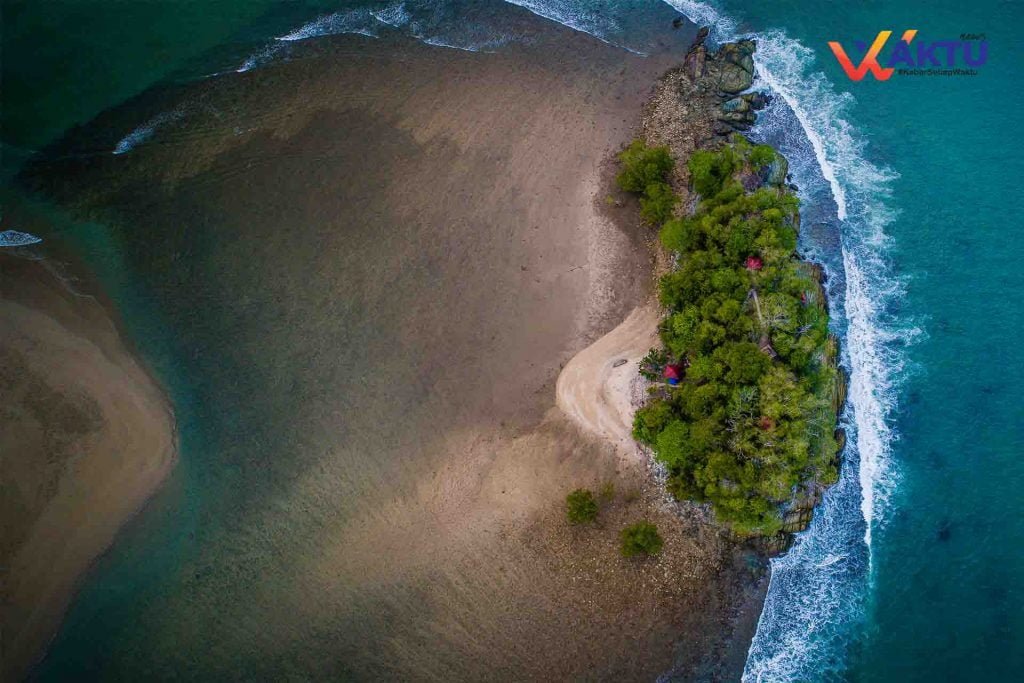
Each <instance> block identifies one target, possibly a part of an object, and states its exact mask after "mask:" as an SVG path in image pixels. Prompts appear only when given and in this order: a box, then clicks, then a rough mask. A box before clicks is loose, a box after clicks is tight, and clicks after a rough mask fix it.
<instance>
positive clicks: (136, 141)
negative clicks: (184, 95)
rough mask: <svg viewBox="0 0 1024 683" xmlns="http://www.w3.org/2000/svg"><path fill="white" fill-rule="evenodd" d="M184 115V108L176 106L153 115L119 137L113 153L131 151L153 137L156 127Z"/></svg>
mask: <svg viewBox="0 0 1024 683" xmlns="http://www.w3.org/2000/svg"><path fill="white" fill-rule="evenodd" d="M184 115H185V110H184V109H182V108H178V109H174V110H172V111H168V112H164V113H162V114H158V115H157V116H154V117H153V118H151V119H150V120H149V121H146V122H145V123H144V124H142V125H141V126H139V127H138V128H136V129H135V130H133V131H132V132H130V133H128V135H125V136H124V137H123V138H121V139H120V140H119V141H118V143H117V145H115V146H114V151H113V154H125V153H127V152H130V151H132V150H133V149H135V148H136V147H137V146H139V145H141V144H142V143H143V142H146V141H147V140H149V139H150V138H151V137H153V134H154V133H156V131H157V129H158V128H160V127H161V126H165V125H167V124H168V123H173V122H175V121H177V120H179V119H181V118H182V117H183V116H184Z"/></svg>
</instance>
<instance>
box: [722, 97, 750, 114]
mask: <svg viewBox="0 0 1024 683" xmlns="http://www.w3.org/2000/svg"><path fill="white" fill-rule="evenodd" d="M722 111H726V112H745V111H750V102H748V101H747V100H746V98H744V97H734V98H732V99H731V100H727V101H725V102H723V103H722Z"/></svg>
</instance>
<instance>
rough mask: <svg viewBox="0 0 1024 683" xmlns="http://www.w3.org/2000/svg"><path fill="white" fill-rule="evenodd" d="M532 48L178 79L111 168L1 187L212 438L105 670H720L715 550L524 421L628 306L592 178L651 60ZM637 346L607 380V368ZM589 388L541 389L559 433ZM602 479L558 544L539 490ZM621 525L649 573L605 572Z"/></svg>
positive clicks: (659, 500) (643, 269) (632, 217)
mask: <svg viewBox="0 0 1024 683" xmlns="http://www.w3.org/2000/svg"><path fill="white" fill-rule="evenodd" d="M546 30H548V31H550V34H549V35H547V36H546V38H545V39H544V40H542V41H539V42H538V43H536V44H535V45H532V46H529V47H523V46H511V47H509V48H507V49H503V50H501V51H499V52H498V53H496V54H468V53H464V52H460V51H455V50H445V49H440V48H431V47H426V46H423V45H417V44H407V43H388V42H385V41H372V40H368V39H365V38H360V37H343V38H337V39H330V40H326V41H321V42H319V43H312V44H310V45H309V46H308V47H307V48H306V49H308V54H307V55H305V56H304V57H302V58H298V59H296V60H295V61H293V62H290V63H287V64H278V65H274V66H271V67H268V68H266V69H262V70H256V71H253V72H249V73H246V74H242V75H240V76H232V77H230V78H227V79H213V80H211V81H210V82H206V83H203V84H198V85H197V86H195V87H194V88H193V89H191V90H190V91H189V92H188V93H187V94H186V99H187V101H189V102H192V103H198V104H196V105H195V111H196V112H197V113H195V114H194V115H192V116H191V117H189V118H186V119H185V120H184V121H183V122H182V123H181V125H180V127H171V128H170V129H168V130H166V131H163V132H160V133H158V135H157V137H156V138H155V139H154V141H153V142H152V143H150V144H147V145H143V146H142V147H140V148H139V149H137V150H135V151H133V152H132V153H131V154H128V155H124V156H121V157H109V156H106V157H95V158H92V159H91V160H89V161H87V162H80V161H78V160H76V158H75V157H73V156H67V157H65V159H64V160H58V161H54V162H50V163H48V164H45V165H42V166H40V167H37V168H36V169H35V170H34V171H33V175H32V182H33V184H35V185H36V186H37V187H40V188H43V189H45V190H46V191H47V192H48V193H50V194H51V195H53V196H58V197H62V198H64V199H65V200H66V201H67V202H68V203H70V204H74V205H76V206H77V207H78V208H79V209H80V210H83V211H88V212H89V213H90V214H92V215H98V216H100V217H102V218H103V219H105V220H107V221H109V222H110V223H112V224H115V225H118V226H120V230H121V231H122V235H123V237H122V239H123V243H124V244H125V247H124V249H125V253H126V258H127V259H128V260H129V261H130V262H131V263H132V266H133V268H134V269H135V272H136V273H137V274H138V275H137V276H138V277H140V278H148V283H147V284H149V285H150V287H151V289H152V291H154V292H156V295H157V296H158V297H159V299H160V302H161V305H162V306H163V307H164V309H165V311H166V313H167V315H168V318H169V319H171V320H172V321H176V322H175V323H174V324H175V325H177V327H175V328H174V332H175V334H177V335H178V336H179V337H180V339H181V345H182V347H184V348H186V349H189V350H190V354H189V356H188V357H187V358H183V360H182V362H183V363H192V364H194V366H195V368H196V369H195V372H196V373H197V374H200V375H202V376H204V377H205V378H207V379H206V381H207V383H208V385H209V393H206V394H203V395H201V396H199V397H198V398H199V400H198V401H197V403H198V404H199V405H202V406H204V409H205V410H209V411H211V413H215V414H216V415H214V416H219V415H223V414H228V415H231V416H232V417H233V422H232V423H231V424H228V423H227V422H226V421H224V420H221V421H220V422H218V423H217V424H218V425H221V426H220V428H221V429H223V430H229V429H231V428H232V425H233V424H234V423H239V424H241V426H240V427H239V428H238V432H237V433H232V432H226V433H225V436H224V437H223V438H222V439H221V440H220V442H219V443H218V444H217V446H218V448H219V449H220V450H219V451H218V452H217V453H215V454H212V455H208V456H205V457H206V458H208V460H203V459H202V458H199V457H197V458H196V460H195V462H194V463H190V465H191V466H190V468H189V469H190V470H193V471H194V472H197V473H199V474H197V475H196V476H197V479H196V481H194V482H192V483H191V484H186V485H190V486H193V487H196V488H197V489H198V490H201V488H202V486H203V485H204V483H205V481H207V480H209V479H211V478H213V477H212V476H208V477H205V478H200V477H201V476H202V475H203V474H204V473H205V472H207V470H204V468H209V470H208V471H209V473H210V474H211V475H215V476H216V477H222V478H225V482H227V480H226V477H227V476H228V475H225V474H224V472H230V473H232V476H237V479H235V480H231V482H232V485H230V486H229V485H228V484H227V483H221V484H220V485H219V489H218V490H217V492H216V495H213V494H202V493H200V494H199V495H198V496H197V498H199V499H202V497H203V495H208V496H209V498H210V500H208V501H207V502H206V503H203V504H204V505H205V506H206V509H205V510H204V511H202V516H203V518H204V519H210V520H213V521H211V522H210V528H209V529H208V530H207V529H204V530H202V533H203V534H204V535H203V544H202V548H201V552H200V555H199V557H198V558H196V559H194V560H193V559H189V560H187V561H183V566H182V568H181V571H180V576H176V577H171V578H170V579H168V583H167V586H165V587H162V588H161V590H160V592H159V595H157V596H155V597H154V599H153V600H152V602H151V603H150V604H148V605H147V607H146V609H145V610H144V611H143V613H142V616H141V617H140V619H139V621H138V624H136V625H135V628H133V630H132V633H131V634H127V635H126V636H125V637H126V638H135V639H136V641H135V642H132V643H121V642H118V643H114V644H112V648H111V650H110V652H107V653H104V656H103V657H102V658H98V663H97V666H100V667H104V668H105V671H106V673H107V674H109V675H118V674H120V675H122V676H129V677H130V676H132V675H138V674H139V673H140V672H141V671H145V670H156V671H168V672H178V673H179V674H180V673H181V672H192V673H194V674H197V675H200V674H201V675H203V676H205V677H208V678H211V677H213V678H216V677H220V678H240V677H241V678H261V679H269V678H276V679H284V678H288V677H291V678H320V679H322V678H344V679H359V680H398V679H401V680H565V679H567V678H573V679H612V680H643V679H651V678H653V677H654V676H656V675H658V674H659V673H660V672H663V671H666V670H668V669H669V668H671V667H673V666H675V667H676V670H677V671H678V672H680V675H682V676H684V677H695V676H702V677H704V678H715V677H723V676H724V677H726V678H727V677H728V676H730V675H732V676H735V673H736V672H735V670H734V669H732V670H729V671H725V670H724V669H723V668H722V667H721V666H720V665H721V662H722V654H723V653H724V652H725V651H726V650H728V647H729V646H728V643H729V642H730V639H731V638H732V634H733V629H734V624H735V621H734V617H735V615H736V613H737V610H739V609H740V608H741V606H742V599H743V590H742V587H743V586H746V585H748V584H750V583H751V576H750V573H749V571H748V570H747V569H746V567H745V566H744V565H743V563H742V560H741V557H740V555H739V553H738V552H737V551H736V549H735V548H733V547H732V545H730V544H729V543H728V542H727V541H726V540H725V539H723V538H722V537H721V536H720V535H719V532H718V531H717V530H716V529H714V528H713V527H712V526H711V525H708V524H705V523H704V522H703V521H702V520H701V518H700V516H699V515H695V516H694V517H693V518H684V517H683V516H681V515H680V514H679V513H678V512H677V510H676V508H675V507H674V506H672V505H669V504H667V503H666V502H665V501H664V499H663V493H662V492H661V491H660V489H659V487H658V486H657V485H656V484H654V483H652V482H651V481H650V479H649V477H648V474H647V472H646V469H645V465H644V463H643V462H642V461H641V460H639V459H633V460H623V459H622V458H621V455H620V453H619V452H618V449H617V447H616V445H615V444H610V443H607V442H603V441H600V440H598V439H596V438H595V437H594V436H592V435H589V434H584V433H581V432H580V430H579V429H578V428H577V427H576V426H575V424H574V423H572V422H571V421H570V420H568V419H567V418H566V417H565V416H564V415H563V414H562V413H561V412H560V411H559V409H558V408H557V407H556V405H555V394H556V392H555V383H556V380H557V378H558V376H559V372H560V370H561V367H562V366H563V365H565V364H566V363H569V362H570V360H571V359H572V358H573V357H574V356H575V355H576V354H577V353H578V352H580V351H581V350H583V349H584V348H586V347H587V346H588V345H589V344H590V343H591V342H593V341H595V340H597V339H599V338H600V337H602V336H603V335H604V334H605V333H607V332H608V331H609V330H611V329H613V328H615V327H616V326H617V325H618V324H619V323H621V322H622V321H623V320H624V319H626V318H627V316H628V315H629V313H630V311H632V310H633V309H634V308H635V307H637V306H638V305H640V304H641V303H642V302H644V301H646V299H647V297H648V295H649V279H650V257H649V255H648V253H647V252H646V250H645V249H644V247H643V241H644V239H645V238H646V237H648V236H647V235H646V234H645V233H644V232H643V231H641V230H640V229H639V227H638V225H637V221H636V213H635V206H632V205H629V206H627V207H625V208H621V209H620V208H617V207H616V206H614V205H613V206H610V207H609V206H606V201H605V197H606V195H608V194H614V190H613V189H612V187H611V183H610V167H609V166H608V163H607V162H608V159H609V157H610V156H611V155H612V154H613V153H614V152H615V151H616V150H617V149H618V148H620V146H621V145H623V144H624V143H625V142H626V141H627V140H628V139H629V138H630V137H631V136H632V135H633V134H634V126H635V124H636V123H637V119H638V113H639V110H640V105H641V103H642V102H643V100H644V98H645V97H646V95H647V94H648V92H649V90H650V87H651V84H653V82H654V80H655V78H656V77H657V75H658V74H659V73H660V72H661V71H662V70H663V69H664V68H665V67H666V66H667V65H668V63H670V61H672V57H671V56H667V57H666V56H663V57H661V58H651V59H646V60H645V59H641V58H638V57H635V56H633V55H630V54H626V53H624V52H622V51H618V50H615V49H613V48H611V47H609V46H606V45H603V44H601V43H599V42H598V41H595V40H592V39H590V38H589V37H587V36H583V35H580V34H578V33H574V32H572V31H569V30H564V29H560V28H554V27H549V28H548V29H546ZM166 104H167V103H162V104H161V106H165V105H166ZM125 116H126V114H125V113H124V112H117V111H115V112H111V113H109V114H107V115H106V116H104V117H101V119H100V120H99V121H97V122H96V125H95V130H96V131H102V130H104V129H105V128H107V127H116V126H115V122H118V121H123V119H124V117H125ZM120 129H121V130H123V129H124V128H123V125H122V126H121V127H120ZM93 132H95V131H93ZM90 134H92V133H90V131H89V130H86V131H84V132H83V133H82V135H84V136H88V135H90ZM83 163H84V165H83ZM72 177H73V178H74V182H66V179H67V178H72ZM620 199H621V197H620ZM196 245H201V246H196ZM634 322H636V320H634ZM641 322H644V321H641ZM639 327H643V325H640V326H639ZM639 327H638V328H637V330H638V331H639V333H640V334H641V336H642V337H643V339H644V340H645V341H643V342H641V341H637V340H636V339H634V338H631V341H629V342H628V343H626V344H625V345H624V346H620V345H618V344H616V345H613V346H614V347H615V348H614V349H611V350H609V351H608V353H611V352H612V351H614V352H615V353H620V352H622V353H627V354H628V356H629V357H630V358H633V359H634V360H635V357H636V354H638V353H640V350H641V347H643V345H644V343H646V340H647V339H649V338H650V334H651V332H652V330H639ZM599 344H600V342H599ZM644 350H646V349H644ZM598 355H599V356H601V357H599V358H598V359H597V360H596V361H595V362H596V363H597V365H595V366H593V367H594V368H595V370H596V369H598V366H600V368H603V367H604V364H605V362H606V357H605V356H604V355H603V353H602V354H598ZM572 367H576V368H578V367H580V363H576V365H573V366H572ZM620 369H621V368H620ZM601 372H602V373H603V372H604V370H603V369H602V370H601ZM620 374H621V375H622V376H623V377H625V371H623V372H622V373H618V372H617V371H616V376H618V375H620ZM582 375H583V377H582V379H583V380H584V381H587V378H586V376H585V375H586V372H584V373H582ZM588 386H590V385H589V384H588ZM593 386H594V387H597V385H593ZM201 390H205V389H203V388H201ZM597 391H603V390H601V389H599V388H592V389H584V390H581V391H578V392H569V393H571V394H576V396H577V405H579V406H581V407H580V412H581V413H583V414H587V413H588V412H590V408H588V407H587V405H589V402H588V399H587V396H588V395H590V396H593V395H594V393H595V392H597ZM584 404H587V405H584ZM617 419H618V422H617V424H616V426H615V427H614V431H615V433H616V434H618V435H619V436H621V433H622V428H623V422H624V419H623V418H622V417H621V416H620V417H619V418H617ZM599 431H600V430H599ZM234 473H237V475H236V474H234ZM608 481H611V482H613V484H614V486H615V490H616V493H615V494H614V495H613V496H612V497H611V500H609V501H608V502H607V503H606V504H605V506H604V508H603V510H602V513H601V521H600V523H599V524H598V525H596V526H593V527H586V528H573V527H570V525H568V524H567V523H566V521H565V518H564V509H563V504H564V497H565V494H566V493H567V492H568V491H570V490H571V489H573V488H576V487H578V486H591V487H594V488H595V489H596V488H597V487H599V486H600V485H602V484H603V483H604V482H608ZM641 518H648V519H651V520H653V521H655V522H656V523H657V524H658V526H659V528H661V529H662V532H663V534H664V536H665V538H666V549H665V552H664V553H663V555H662V556H661V557H660V558H658V559H652V560H648V561H628V560H625V559H623V558H621V557H620V556H619V554H618V550H617V542H618V541H617V539H618V531H619V529H620V528H621V527H622V526H623V525H625V524H627V523H630V522H633V521H636V520H638V519H641ZM73 635H74V634H72V635H71V636H70V637H73ZM742 639H743V636H739V637H738V640H740V641H742ZM733 642H735V641H733Z"/></svg>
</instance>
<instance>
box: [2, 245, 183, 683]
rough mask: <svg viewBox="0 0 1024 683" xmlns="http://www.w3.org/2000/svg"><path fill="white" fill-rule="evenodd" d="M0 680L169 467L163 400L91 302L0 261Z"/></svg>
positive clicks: (14, 669)
mask: <svg viewBox="0 0 1024 683" xmlns="http://www.w3.org/2000/svg"><path fill="white" fill-rule="evenodd" d="M0 386H2V387H3V396H4V398H3V402H2V404H0V425H2V426H0V453H3V484H2V495H0V506H2V507H0V519H2V520H3V536H2V550H3V557H4V562H3V564H4V572H3V583H4V604H3V633H4V656H3V672H4V679H5V680H17V679H18V678H20V676H21V674H23V673H24V672H25V671H26V669H27V667H28V666H29V665H30V664H31V663H32V661H33V659H34V658H35V657H37V656H38V655H39V653H40V651H41V650H42V647H43V645H45V643H46V642H47V641H48V640H49V638H50V637H51V636H52V635H53V633H54V631H55V630H56V628H57V625H58V624H59V622H60V618H61V616H62V614H63V613H64V611H65V609H66V608H67V605H68V603H69V601H70V600H71V598H72V595H73V592H74V589H75V587H76V586H77V585H78V582H79V581H80V578H81V576H82V575H83V574H84V573H85V571H86V570H87V569H88V567H89V566H90V564H91V563H92V562H93V561H94V560H95V559H96V557H98V556H99V555H100V554H101V553H102V552H103V551H104V550H106V549H107V548H108V547H109V546H110V544H111V543H112V542H113V540H114V536H115V534H116V532H117V531H118V529H119V528H120V527H121V526H122V525H123V524H124V523H125V521H127V519H128V518H129V517H130V516H131V515H132V514H133V513H134V512H136V511H137V510H138V509H139V508H140V507H141V506H142V505H143V503H144V502H145V501H146V499H147V498H149V496H150V495H151V494H152V493H153V491H154V490H155V489H156V488H157V486H159V484H160V482H161V481H162V480H163V479H164V477H165V476H166V475H167V473H168V471H169V470H170V467H171V465H172V464H173V462H174V455H175V450H174V426H173V418H172V415H171V412H170V408H169V406H168V405H167V402H166V401H165V399H164V396H163V394H162V393H161V391H160V390H159V388H158V387H157V386H156V384H155V383H154V382H153V380H152V379H151V378H150V377H149V375H147V374H146V372H145V370H144V369H143V368H142V367H141V366H140V365H139V363H138V362H137V361H136V360H135V359H134V357H133V356H132V355H131V354H130V353H129V351H128V349H127V348H126V347H125V345H124V343H123V341H122V340H121V338H120V336H119V334H118V332H117V330H116V329H115V327H114V325H113V323H112V322H111V320H110V318H109V317H108V315H107V313H106V311H105V310H104V309H103V307H102V306H100V304H99V303H98V302H97V301H96V299H94V298H92V297H90V296H87V295H85V294H82V293H81V292H77V291H76V290H75V289H74V288H73V287H72V286H70V285H68V284H66V283H65V282H64V281H62V279H61V278H60V277H58V276H57V275H56V274H55V271H53V270H51V269H50V268H48V267H46V266H45V265H44V264H43V263H42V262H39V261H31V260H25V259H19V258H15V257H13V256H11V255H8V254H0Z"/></svg>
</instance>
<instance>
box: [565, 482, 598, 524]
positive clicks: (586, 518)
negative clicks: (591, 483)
mask: <svg viewBox="0 0 1024 683" xmlns="http://www.w3.org/2000/svg"><path fill="white" fill-rule="evenodd" d="M565 514H566V516H567V517H568V518H569V521H570V522H571V523H572V524H584V523H586V522H593V521H594V520H595V519H597V501H596V500H594V494H593V493H591V492H590V490H589V489H576V490H575V491H573V492H572V493H570V494H569V495H568V496H566V497H565Z"/></svg>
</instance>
